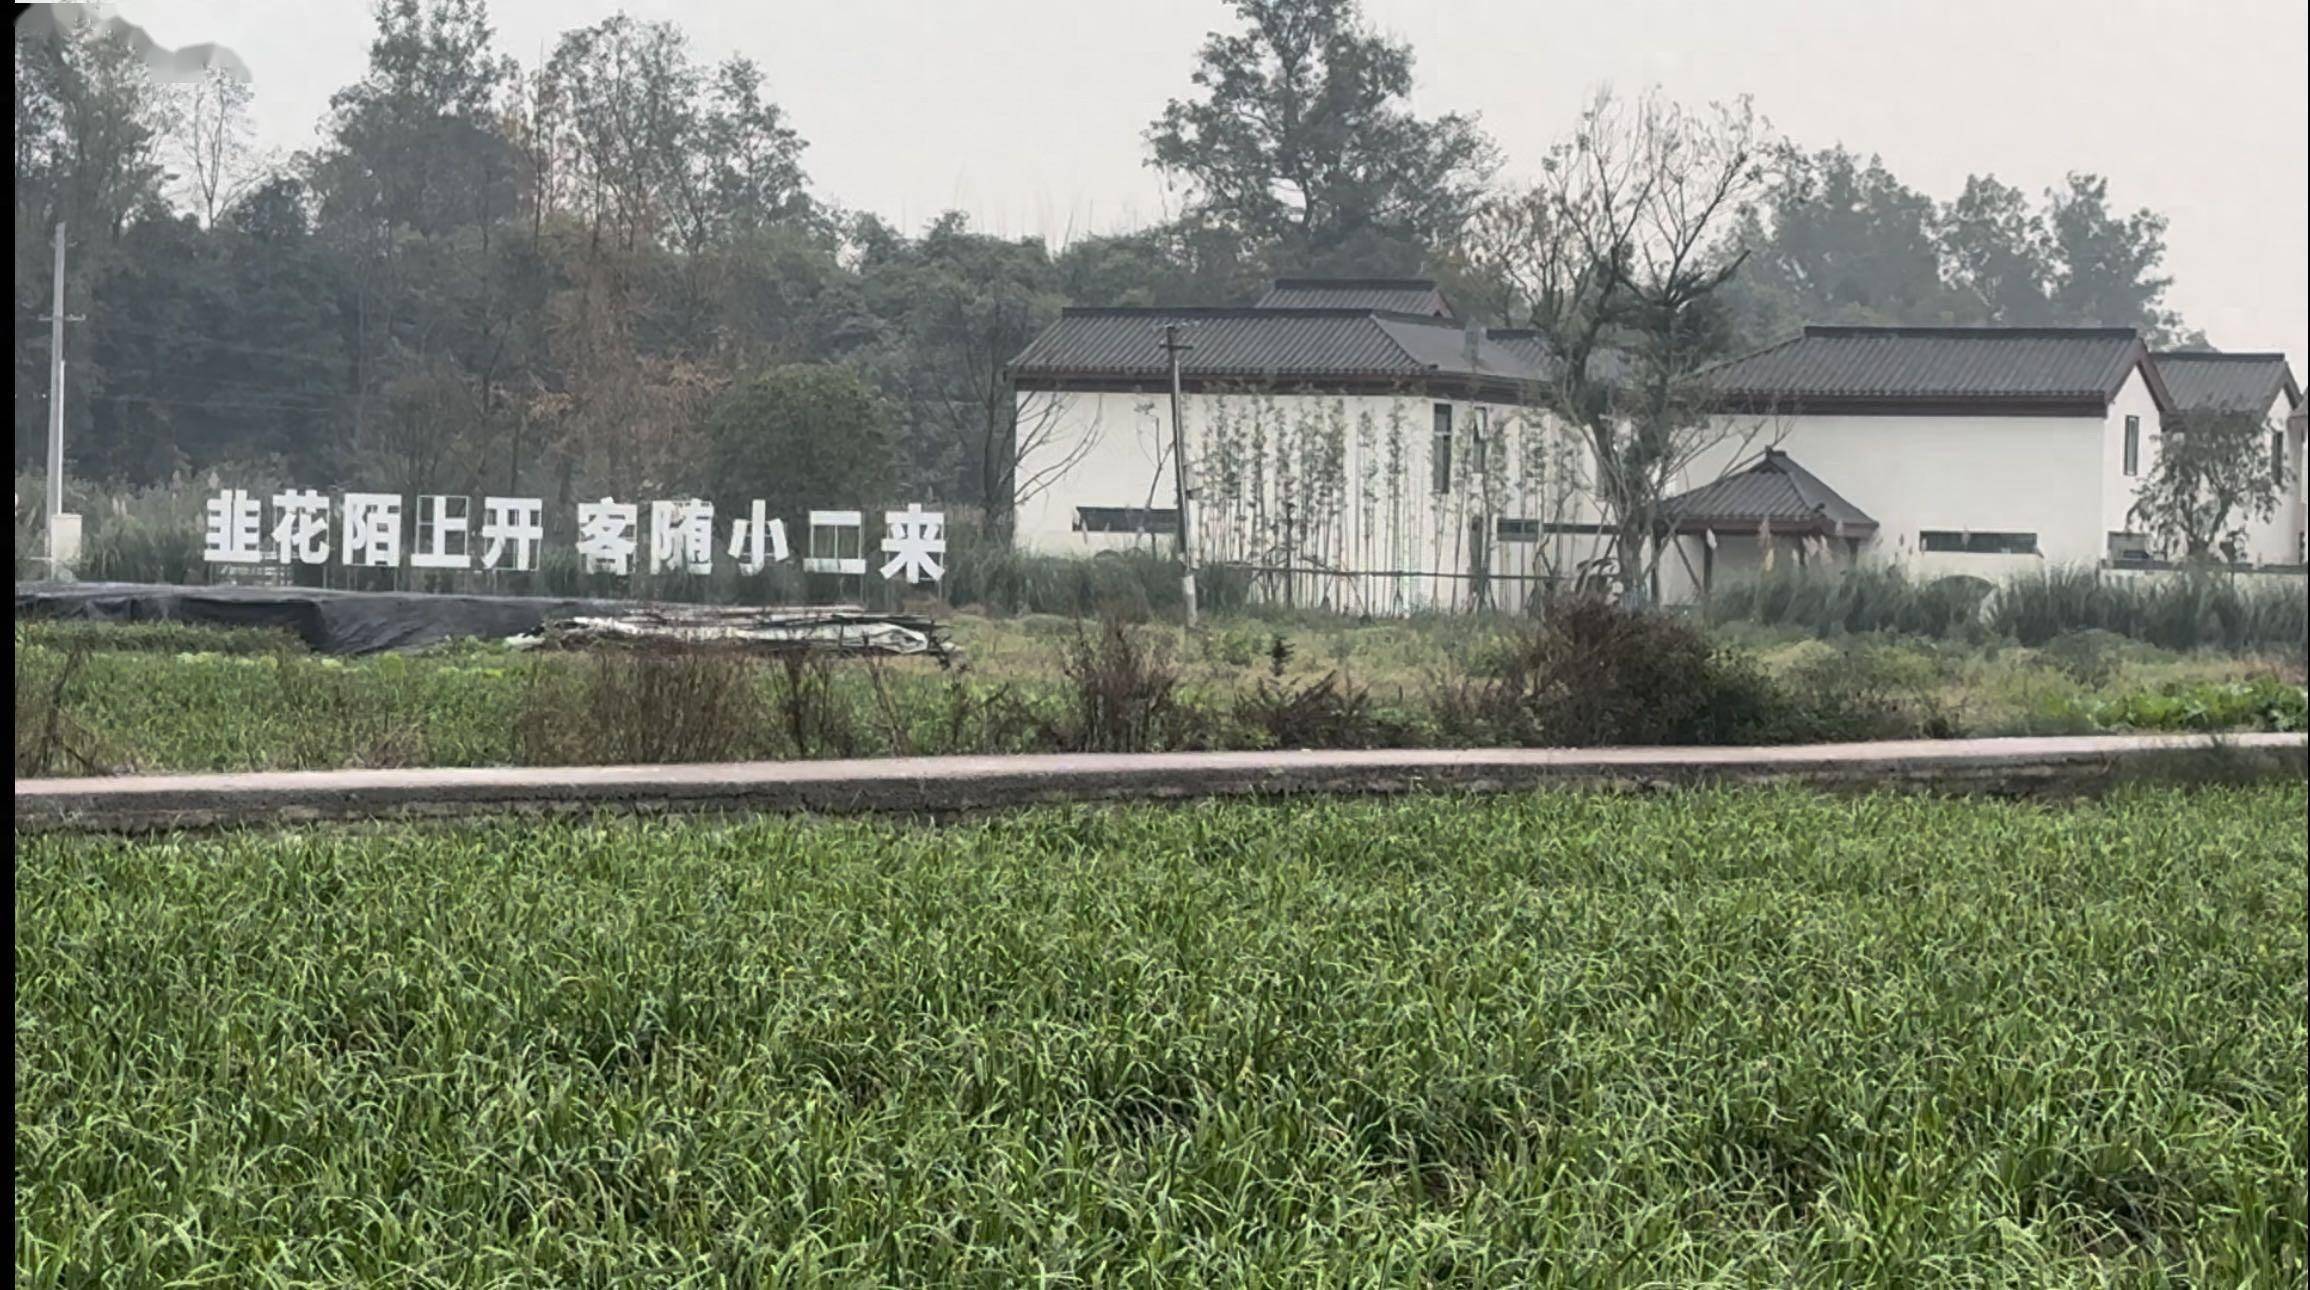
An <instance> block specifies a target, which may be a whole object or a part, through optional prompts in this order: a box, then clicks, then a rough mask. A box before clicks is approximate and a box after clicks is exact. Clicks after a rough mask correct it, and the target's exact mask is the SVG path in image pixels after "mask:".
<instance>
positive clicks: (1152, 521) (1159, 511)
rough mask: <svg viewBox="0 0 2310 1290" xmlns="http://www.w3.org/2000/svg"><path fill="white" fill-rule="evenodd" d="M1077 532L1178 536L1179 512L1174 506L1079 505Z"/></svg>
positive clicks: (1077, 509) (1076, 521)
mask: <svg viewBox="0 0 2310 1290" xmlns="http://www.w3.org/2000/svg"><path fill="white" fill-rule="evenodd" d="M1075 531H1076V532H1077V533H1177V532H1178V531H1179V510H1178V508H1177V507H1172V506H1158V507H1152V508H1150V507H1145V506H1078V507H1076V508H1075Z"/></svg>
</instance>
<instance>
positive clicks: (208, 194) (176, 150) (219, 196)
mask: <svg viewBox="0 0 2310 1290" xmlns="http://www.w3.org/2000/svg"><path fill="white" fill-rule="evenodd" d="M251 98H252V91H251V90H250V88H249V83H248V82H247V81H245V80H242V79H241V78H240V77H238V76H235V75H233V74H231V73H230V72H228V71H226V70H224V69H222V68H215V69H211V70H210V71H209V73H208V74H207V75H206V76H203V77H202V78H201V79H200V80H198V81H195V82H193V83H192V84H191V85H188V86H184V87H182V88H181V89H180V90H179V91H178V93H177V95H176V99H177V103H176V112H175V117H176V120H175V128H174V129H172V130H171V131H170V132H169V133H170V137H169V145H170V152H171V154H172V155H173V157H174V159H175V161H176V163H177V165H178V166H180V167H182V169H181V171H180V172H179V179H180V184H181V191H182V193H183V195H184V201H185V204H186V205H187V206H189V207H190V208H191V209H192V212H193V214H194V215H196V216H198V217H199V218H200V222H201V227H203V228H208V227H211V226H213V225H214V224H215V223H216V222H217V216H219V215H221V214H223V213H224V211H225V210H226V208H227V207H230V206H231V205H232V204H233V203H235V202H237V201H239V200H240V199H241V198H242V197H243V196H244V195H245V194H247V193H248V192H249V191H250V190H251V189H253V188H255V187H256V186H257V185H258V184H260V183H263V182H264V180H265V178H266V172H267V170H268V169H269V167H268V165H267V163H266V159H265V158H263V157H262V156H260V155H259V154H258V152H257V150H256V148H255V147H254V146H253V145H252V143H251V142H250V129H249V102H250V100H251Z"/></svg>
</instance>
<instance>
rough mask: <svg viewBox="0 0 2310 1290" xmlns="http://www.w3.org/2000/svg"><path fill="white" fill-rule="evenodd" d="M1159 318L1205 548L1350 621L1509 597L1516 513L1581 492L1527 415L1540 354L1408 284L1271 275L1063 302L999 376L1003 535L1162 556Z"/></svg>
mask: <svg viewBox="0 0 2310 1290" xmlns="http://www.w3.org/2000/svg"><path fill="white" fill-rule="evenodd" d="M1166 324H1178V326H1179V329H1180V330H1179V338H1180V340H1181V341H1182V342H1183V343H1184V344H1186V345H1188V346H1191V348H1189V349H1187V350H1186V351H1184V353H1183V354H1182V357H1181V363H1180V386H1181V389H1182V391H1183V394H1182V399H1181V410H1180V413H1181V421H1182V422H1183V423H1184V425H1185V428H1186V439H1187V449H1188V458H1189V468H1188V474H1189V479H1190V481H1191V483H1192V484H1193V488H1194V493H1193V497H1192V499H1191V502H1190V506H1191V529H1192V532H1193V534H1194V538H1195V545H1196V550H1197V553H1198V555H1199V557H1200V559H1201V560H1203V561H1204V562H1206V563H1225V564H1231V565H1236V566H1239V567H1241V568H1243V569H1246V570H1248V571H1250V573H1251V574H1252V576H1253V577H1254V579H1255V583H1256V585H1257V586H1258V587H1259V589H1260V591H1261V594H1263V595H1266V596H1270V597H1273V598H1275V599H1278V600H1284V601H1289V602H1292V603H1298V604H1306V605H1321V606H1328V607H1331V608H1335V609H1342V610H1348V611H1354V612H1369V613H1402V612H1410V611H1414V610H1418V609H1424V608H1450V607H1465V606H1469V605H1472V604H1477V603H1489V604H1495V605H1503V606H1511V605H1520V604H1521V603H1522V599H1523V594H1524V593H1523V591H1522V587H1523V586H1524V585H1525V584H1524V582H1522V581H1521V579H1523V578H1526V577H1528V576H1530V574H1529V566H1530V565H1531V563H1532V560H1533V555H1532V553H1533V552H1534V551H1536V550H1538V549H1540V548H1541V547H1542V546H1543V545H1544V544H1541V543H1537V542H1533V541H1531V540H1529V539H1530V538H1531V537H1533V536H1537V534H1538V530H1537V528H1536V527H1535V525H1534V524H1533V523H1532V522H1531V521H1533V520H1534V519H1536V517H1538V516H1539V515H1541V514H1542V513H1543V511H1544V509H1545V507H1544V505H1543V501H1544V498H1549V497H1553V498H1556V499H1558V500H1560V501H1565V502H1566V505H1576V503H1574V502H1572V501H1569V500H1567V499H1574V498H1576V497H1577V491H1576V489H1575V487H1574V484H1573V482H1572V480H1571V479H1570V477H1569V475H1568V473H1567V470H1566V468H1565V467H1566V463H1565V462H1563V461H1561V460H1559V459H1560V458H1561V457H1562V456H1563V453H1562V451H1561V449H1562V446H1563V443H1564V441H1563V440H1562V438H1561V436H1552V435H1551V434H1550V433H1549V432H1548V429H1547V426H1546V424H1545V422H1544V421H1543V420H1542V419H1541V418H1539V417H1537V416H1535V415H1532V414H1531V413H1530V411H1529V409H1530V408H1531V406H1532V404H1533V402H1534V400H1535V396H1536V395H1537V393H1538V392H1539V386H1538V378H1539V362H1540V352H1539V345H1538V342H1537V340H1536V338H1535V337H1534V336H1533V335H1532V334H1531V333H1528V332H1491V333H1488V334H1487V333H1486V332H1484V331H1483V330H1482V329H1480V328H1464V327H1462V326H1461V324H1459V323H1458V322H1456V321H1454V320H1453V318H1452V309H1451V306H1450V303H1449V302H1448V301H1446V300H1445V299H1444V298H1443V297H1442V296H1441V295H1440V294H1439V293H1438V292H1437V291H1436V288H1435V285H1434V284H1433V283H1431V282H1427V281H1425V280H1420V279H1349V280H1327V281H1294V280H1284V281H1280V282H1278V283H1276V284H1275V287H1274V289H1273V290H1271V291H1270V292H1269V293H1268V295H1267V297H1266V298H1264V299H1262V300H1261V301H1260V302H1259V304H1257V305H1255V306H1251V307H1248V308H1226V309H1069V310H1067V311H1065V313H1064V314H1063V315H1062V316H1061V317H1060V318H1059V320H1058V321H1057V322H1055V323H1053V324H1052V325H1051V326H1050V328H1049V329H1047V330H1046V331H1044V333H1043V334H1042V335H1041V336H1038V337H1037V338H1036V339H1035V340H1034V342H1033V343H1032V344H1030V345H1029V346H1028V347H1027V348H1026V350H1025V351H1024V352H1022V353H1021V354H1020V355H1019V357H1018V358H1017V360H1016V361H1015V362H1014V363H1013V364H1012V367H1011V374H1012V379H1013V382H1014V384H1015V387H1016V390H1017V396H1016V397H1017V398H1018V401H1019V443H1020V453H1019V457H1020V461H1019V470H1018V479H1019V485H1018V498H1017V510H1016V513H1015V517H1014V521H1015V525H1016V527H1015V529H1014V538H1013V540H1014V542H1015V543H1016V545H1018V546H1019V547H1021V548H1022V549H1026V550H1031V551H1037V552H1045V553H1059V554H1093V553H1097V552H1101V551H1111V550H1118V549H1123V548H1128V547H1132V546H1152V547H1155V548H1157V549H1161V550H1170V549H1171V548H1172V544H1173V543H1174V542H1175V541H1176V536H1175V535H1176V533H1177V531H1178V529H1177V526H1178V506H1177V500H1176V497H1177V495H1176V492H1175V486H1174V482H1173V480H1174V476H1173V467H1172V446H1171V445H1172V440H1171V428H1170V427H1171V411H1170V397H1171V384H1170V368H1169V357H1168V355H1167V353H1166V352H1165V350H1164V348H1163V345H1164V336H1165V332H1164V328H1165V326H1166ZM1590 527H1591V528H1592V527H1593V526H1590ZM1503 532H1504V533H1505V534H1506V535H1507V541H1506V542H1505V543H1502V542H1501V541H1499V540H1498V535H1499V534H1501V533H1503ZM1557 536H1571V537H1574V538H1576V539H1578V540H1579V541H1581V542H1583V543H1585V544H1587V545H1591V546H1592V545H1593V544H1594V540H1593V538H1589V537H1583V536H1581V535H1579V534H1569V535H1566V534H1560V535H1557ZM1569 554H1570V553H1569V552H1567V556H1568V557H1569Z"/></svg>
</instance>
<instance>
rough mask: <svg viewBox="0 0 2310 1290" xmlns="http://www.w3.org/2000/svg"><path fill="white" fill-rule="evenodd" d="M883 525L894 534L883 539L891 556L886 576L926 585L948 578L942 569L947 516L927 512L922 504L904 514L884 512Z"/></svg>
mask: <svg viewBox="0 0 2310 1290" xmlns="http://www.w3.org/2000/svg"><path fill="white" fill-rule="evenodd" d="M882 523H883V527H884V528H886V529H888V530H889V533H890V535H889V536H888V537H885V538H884V539H882V549H883V551H885V552H886V553H888V554H889V556H890V559H889V561H888V562H887V563H885V564H884V565H883V566H882V576H883V577H885V578H904V579H906V580H907V581H908V582H910V583H923V582H937V581H938V580H939V579H941V578H943V577H945V576H946V570H945V569H943V568H941V567H939V557H940V556H943V555H945V554H946V516H945V515H943V514H941V513H939V512H936V511H932V512H928V513H925V512H924V510H923V509H922V507H921V506H920V505H919V504H918V505H913V506H909V507H907V508H906V509H905V510H903V511H884V512H883V514H882Z"/></svg>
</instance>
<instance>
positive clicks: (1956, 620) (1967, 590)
mask: <svg viewBox="0 0 2310 1290" xmlns="http://www.w3.org/2000/svg"><path fill="white" fill-rule="evenodd" d="M1701 612H1702V613H1703V615H1704V616H1705V617H1706V618H1708V620H1709V621H1711V622H1715V623H1728V622H1752V623H1759V624H1763V625H1766V626H1780V627H1795V628H1800V629H1803V630H1807V631H1813V632H1818V633H1822V634H1831V633H1839V632H1851V633H1862V632H1900V633H1906V634H1910V635H1917V636H1930V637H1937V638H1942V639H1962V640H1976V639H1980V638H1982V637H1984V636H1998V637H2003V638H2005V639H2009V640H2013V641H2016V642H2018V643H2020V644H2023V645H2029V646H2037V645H2043V644H2045V643H2047V642H2049V641H2052V640H2054V639H2056V638H2058V637H2062V636H2067V635H2070V634H2072V633H2075V632H2083V631H2102V632H2110V633H2113V634H2115V635H2119V636H2123V637H2126V638H2129V639H2132V640H2137V641H2142V642H2144V643H2147V644H2151V645H2156V646H2159V647H2160V648H2163V649H2176V650H2188V649H2222V650H2236V651H2244V650H2255V651H2269V652H2282V653H2295V654H2298V653H2300V652H2302V651H2303V650H2304V648H2305V642H2306V641H2310V583H2306V581H2305V579H2303V578H2302V577H2300V576H2289V575H2282V574H2251V575H2245V574H2232V573H2226V572H2217V571H2195V572H2176V573H2113V572H2108V571H2104V570H2098V569H2091V568H2054V569H2048V570H2046V571H2044V572H2042V573H2035V574H2025V575H2021V576H2018V577H2014V578H2011V579H2008V580H2007V581H2006V582H2004V583H2003V584H2001V585H1992V584H1990V583H1988V582H1985V581H1983V580H1981V579H1976V578H1963V577H1951V578H1941V579H1936V580H1934V581H1930V582H1921V581H1918V580H1915V579H1912V578H1911V577H1909V576H1908V575H1907V574H1906V573H1904V572H1903V571H1902V570H1900V569H1898V568H1893V567H1879V568H1861V569H1854V570H1849V571H1846V572H1842V573H1822V572H1814V571H1805V570H1784V571H1777V572H1774V573H1770V574H1765V575H1762V576H1760V577H1757V578H1753V579H1747V580H1743V581H1741V582H1737V583H1733V584H1731V585H1729V586H1726V587H1723V588H1720V589H1718V590H1717V591H1716V592H1715V593H1714V594H1713V595H1712V596H1711V597H1710V598H1709V599H1708V601H1707V602H1706V604H1705V605H1704V606H1703V607H1702V610H1701Z"/></svg>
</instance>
